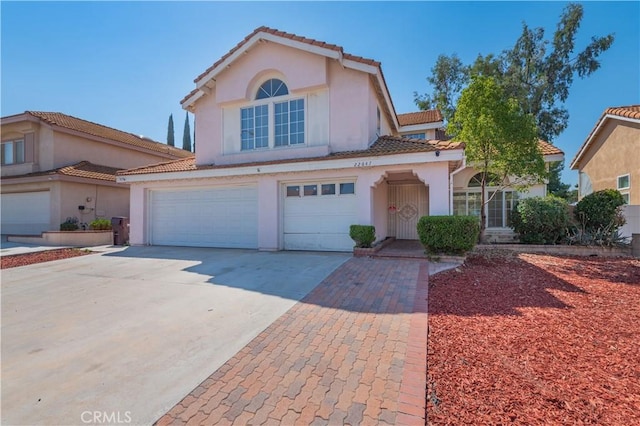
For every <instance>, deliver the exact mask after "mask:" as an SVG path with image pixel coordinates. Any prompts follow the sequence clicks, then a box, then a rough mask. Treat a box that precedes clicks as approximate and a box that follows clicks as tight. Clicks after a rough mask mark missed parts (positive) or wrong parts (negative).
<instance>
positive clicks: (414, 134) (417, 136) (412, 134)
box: [402, 133, 427, 139]
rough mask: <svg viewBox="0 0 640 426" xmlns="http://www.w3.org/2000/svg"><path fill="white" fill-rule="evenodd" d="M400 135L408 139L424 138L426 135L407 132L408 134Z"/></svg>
mask: <svg viewBox="0 0 640 426" xmlns="http://www.w3.org/2000/svg"><path fill="white" fill-rule="evenodd" d="M402 137H404V138H409V139H425V138H426V137H427V135H426V134H425V133H409V134H408V135H402Z"/></svg>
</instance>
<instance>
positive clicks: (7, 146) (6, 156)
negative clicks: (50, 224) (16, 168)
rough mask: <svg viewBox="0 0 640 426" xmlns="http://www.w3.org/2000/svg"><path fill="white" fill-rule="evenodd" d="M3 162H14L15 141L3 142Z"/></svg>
mask: <svg viewBox="0 0 640 426" xmlns="http://www.w3.org/2000/svg"><path fill="white" fill-rule="evenodd" d="M2 164H13V142H7V143H3V144H2Z"/></svg>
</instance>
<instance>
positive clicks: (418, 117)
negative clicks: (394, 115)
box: [398, 109, 443, 126]
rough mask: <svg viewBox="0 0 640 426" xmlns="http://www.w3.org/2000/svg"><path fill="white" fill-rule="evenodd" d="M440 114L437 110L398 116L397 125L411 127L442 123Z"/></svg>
mask: <svg viewBox="0 0 640 426" xmlns="http://www.w3.org/2000/svg"><path fill="white" fill-rule="evenodd" d="M442 120H443V118H442V114H441V113H440V111H439V110H437V109H430V110H427V111H418V112H409V113H406V114H398V123H399V124H400V125H401V126H411V125H414V124H426V123H435V122H438V121H442Z"/></svg>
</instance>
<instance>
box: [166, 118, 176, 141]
mask: <svg viewBox="0 0 640 426" xmlns="http://www.w3.org/2000/svg"><path fill="white" fill-rule="evenodd" d="M167 145H170V146H175V145H176V143H175V132H174V131H173V114H169V126H168V128H167Z"/></svg>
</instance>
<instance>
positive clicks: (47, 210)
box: [0, 191, 51, 235]
mask: <svg viewBox="0 0 640 426" xmlns="http://www.w3.org/2000/svg"><path fill="white" fill-rule="evenodd" d="M50 200H51V196H50V194H49V191H40V192H21V193H16V194H2V199H1V200H0V201H1V203H2V205H1V206H0V207H1V209H2V233H3V234H21V235H39V234H40V233H41V232H43V231H50V229H49V222H50V218H51V202H50Z"/></svg>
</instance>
